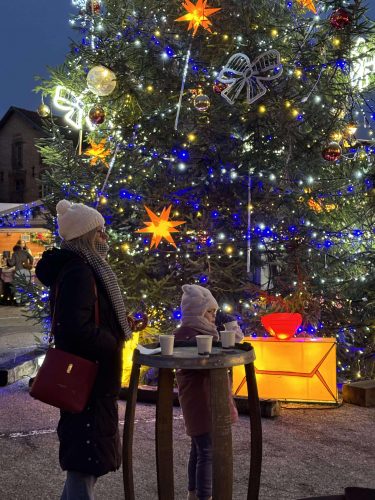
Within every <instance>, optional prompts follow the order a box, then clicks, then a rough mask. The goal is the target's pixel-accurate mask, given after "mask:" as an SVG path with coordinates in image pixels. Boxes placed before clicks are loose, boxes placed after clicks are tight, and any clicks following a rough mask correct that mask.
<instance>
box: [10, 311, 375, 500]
mask: <svg viewBox="0 0 375 500" xmlns="http://www.w3.org/2000/svg"><path fill="white" fill-rule="evenodd" d="M5 310H6V311H5ZM17 316H18V319H17ZM23 321H24V320H23V319H21V318H20V317H19V310H18V309H16V308H7V307H6V308H4V310H3V308H1V307H0V353H1V351H4V349H5V350H6V349H7V348H15V349H21V348H22V347H23V344H24V345H32V344H33V340H32V332H31V328H30V327H29V325H28V324H27V325H26V326H25V324H24V323H23ZM6 324H7V325H8V326H9V328H10V329H9V331H8V333H6V331H5V330H6V327H5V326H4V325H6ZM22 324H23V327H22ZM13 327H14V330H15V332H16V333H14V334H12V328H13ZM22 328H23V332H22V331H21V330H22ZM30 337H31V338H30ZM0 359H1V356H0ZM27 383H28V381H27V380H22V381H19V382H17V383H16V384H12V385H10V386H8V387H4V388H0V464H1V465H0V500H54V499H56V500H57V499H58V498H59V494H60V492H61V489H62V485H63V482H64V474H63V473H62V472H61V471H60V469H59V466H58V461H57V453H58V442H57V436H56V433H55V428H56V424H57V419H58V410H56V409H55V408H52V407H49V406H47V405H44V404H42V403H39V402H38V401H35V400H33V399H32V398H30V396H29V395H28V384H27ZM124 408H125V402H123V401H121V402H120V426H121V430H122V424H121V422H122V420H123V416H124ZM154 425H155V407H154V406H152V405H146V404H139V405H138V407H137V413H136V425H135V442H134V476H135V477H134V478H135V487H136V498H137V499H139V500H156V499H157V492H156V486H155V485H156V472H155V458H154V457H155V452H154V439H153V436H154ZM262 425H263V440H264V453H263V470H262V483H261V493H260V500H296V499H299V498H303V497H308V496H313V495H315V496H316V495H323V494H335V493H336V494H338V493H342V492H343V490H344V487H346V486H364V487H371V488H375V474H374V470H375V452H374V450H375V408H371V409H366V408H361V407H357V406H353V405H347V404H345V405H343V406H341V407H339V408H332V407H329V408H327V407H318V406H315V407H311V406H310V407H308V408H306V407H304V406H302V405H284V406H283V409H282V412H281V416H280V417H278V418H276V419H273V420H270V419H263V420H262ZM249 440H250V433H249V422H248V418H247V417H245V416H242V417H241V418H240V421H239V423H238V424H236V425H235V426H234V428H233V441H234V456H235V463H234V469H235V471H234V473H235V484H234V495H233V499H234V500H245V499H246V488H247V477H248V456H249V451H248V450H249ZM174 445H175V453H174V460H175V463H174V472H175V490H176V497H175V498H176V500H184V499H185V498H186V491H185V490H186V486H185V475H186V474H185V470H186V461H187V455H188V447H189V440H188V438H187V437H186V435H185V432H184V427H183V421H182V418H181V412H180V409H179V408H176V409H174ZM123 498H124V496H123V490H122V475H121V472H117V473H113V474H108V475H107V476H105V477H103V478H102V479H100V480H99V482H98V485H97V493H96V500H120V499H123Z"/></svg>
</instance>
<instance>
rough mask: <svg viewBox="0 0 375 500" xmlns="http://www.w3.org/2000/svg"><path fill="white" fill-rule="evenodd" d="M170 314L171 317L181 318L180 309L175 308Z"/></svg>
mask: <svg viewBox="0 0 375 500" xmlns="http://www.w3.org/2000/svg"><path fill="white" fill-rule="evenodd" d="M172 316H173V319H181V316H182V314H181V309H175V310H174V311H173V312H172Z"/></svg>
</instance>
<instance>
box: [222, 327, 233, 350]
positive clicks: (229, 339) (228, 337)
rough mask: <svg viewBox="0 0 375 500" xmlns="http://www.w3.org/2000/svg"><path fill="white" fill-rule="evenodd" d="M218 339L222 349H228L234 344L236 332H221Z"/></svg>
mask: <svg viewBox="0 0 375 500" xmlns="http://www.w3.org/2000/svg"><path fill="white" fill-rule="evenodd" d="M220 339H221V345H222V347H223V349H230V348H232V347H234V344H235V343H236V332H235V331H234V330H232V331H231V330H223V331H222V332H220Z"/></svg>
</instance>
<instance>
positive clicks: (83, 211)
mask: <svg viewBox="0 0 375 500" xmlns="http://www.w3.org/2000/svg"><path fill="white" fill-rule="evenodd" d="M56 212H57V223H58V226H59V235H60V236H61V238H62V239H63V240H66V241H69V240H73V239H74V238H78V237H79V236H82V235H84V234H86V233H88V232H89V231H91V230H92V229H95V228H96V227H104V224H105V220H104V218H103V216H102V215H101V214H100V213H99V212H98V211H97V210H95V208H91V207H87V206H86V205H83V204H82V203H70V201H68V200H61V201H59V202H58V204H57V205H56Z"/></svg>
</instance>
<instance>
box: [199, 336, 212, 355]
mask: <svg viewBox="0 0 375 500" xmlns="http://www.w3.org/2000/svg"><path fill="white" fill-rule="evenodd" d="M195 338H196V339H197V347H198V354H200V355H202V356H204V355H207V354H210V352H211V351H212V335H196V336H195Z"/></svg>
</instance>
